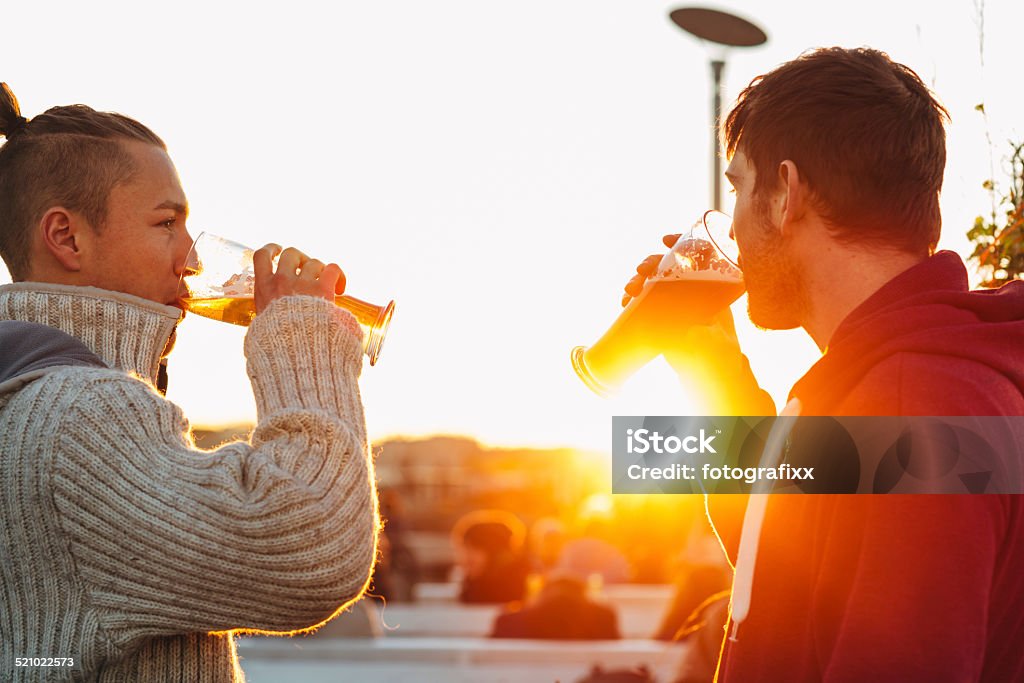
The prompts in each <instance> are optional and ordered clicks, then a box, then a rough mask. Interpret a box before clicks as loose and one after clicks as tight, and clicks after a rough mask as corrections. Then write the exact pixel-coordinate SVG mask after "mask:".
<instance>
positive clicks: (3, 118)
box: [0, 83, 28, 140]
mask: <svg viewBox="0 0 1024 683" xmlns="http://www.w3.org/2000/svg"><path fill="white" fill-rule="evenodd" d="M26 123H28V119H26V118H25V117H24V116H22V115H21V108H20V107H19V106H18V98H17V97H15V96H14V93H12V92H11V89H10V87H8V85H7V84H6V83H0V134H3V135H4V136H6V137H7V139H8V140H9V139H10V138H11V136H12V135H14V134H15V133H17V132H18V131H19V130H21V129H22V128H24V127H25V124H26Z"/></svg>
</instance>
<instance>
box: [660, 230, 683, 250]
mask: <svg viewBox="0 0 1024 683" xmlns="http://www.w3.org/2000/svg"><path fill="white" fill-rule="evenodd" d="M679 237H680V234H679V233H676V234H675V235H665V236H664V237H662V238H661V242H662V244H664V245H665V246H666V247H668V248H669V249H671V248H672V247H674V246H676V242H678V241H679Z"/></svg>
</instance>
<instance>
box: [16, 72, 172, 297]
mask: <svg viewBox="0 0 1024 683" xmlns="http://www.w3.org/2000/svg"><path fill="white" fill-rule="evenodd" d="M0 134H2V135H4V136H6V137H7V142H6V143H4V145H3V147H0V257H2V258H3V260H4V262H5V263H6V264H7V269H8V270H9V271H10V273H11V278H12V279H14V280H15V281H17V280H23V279H25V278H26V277H27V276H28V272H29V243H30V235H31V231H32V227H33V226H34V225H35V224H36V223H37V222H38V221H39V220H40V218H42V216H43V214H44V213H45V212H46V210H47V209H49V208H51V207H54V206H63V207H65V208H67V209H70V210H72V211H79V212H81V213H82V215H83V216H84V217H85V219H86V220H88V221H89V224H90V225H92V226H93V227H94V228H95V229H97V230H99V229H101V228H102V226H103V223H104V221H105V220H106V216H107V200H108V199H109V198H110V191H111V190H113V189H114V186H116V185H118V184H120V183H124V182H126V181H128V180H129V179H130V178H131V177H132V176H133V175H134V173H135V171H136V168H135V164H134V163H133V162H132V157H131V155H130V154H129V153H128V150H127V149H125V147H124V146H123V145H122V144H121V143H122V142H123V141H129V140H135V141H140V142H145V143H148V144H151V145H156V146H158V147H160V148H161V149H165V150H166V149H167V147H166V145H165V144H164V142H163V140H161V139H160V138H159V137H157V135H156V134H155V133H154V132H153V131H151V130H150V129H149V128H147V127H146V126H144V125H142V124H141V123H139V122H138V121H135V120H134V119H130V118H128V117H127V116H123V115H121V114H115V113H110V112H98V111H96V110H94V109H92V108H90V107H87V106H85V105H82V104H74V105H70V106H65V107H53V108H52V109H48V110H47V111H46V112H45V113H43V114H40V115H39V116H36V117H35V118H33V119H32V120H31V121H29V120H27V119H25V118H23V117H22V116H21V110H20V108H19V107H18V100H17V99H16V98H15V97H14V94H13V93H12V92H11V90H10V88H8V87H7V84H6V83H0Z"/></svg>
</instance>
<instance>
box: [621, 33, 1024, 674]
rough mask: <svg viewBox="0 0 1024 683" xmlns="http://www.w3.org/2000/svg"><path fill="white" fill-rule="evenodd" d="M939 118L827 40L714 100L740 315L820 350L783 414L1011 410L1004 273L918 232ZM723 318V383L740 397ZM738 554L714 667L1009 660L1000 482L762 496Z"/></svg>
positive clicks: (1015, 404) (1016, 551) (1018, 666)
mask: <svg viewBox="0 0 1024 683" xmlns="http://www.w3.org/2000/svg"><path fill="white" fill-rule="evenodd" d="M946 117H947V113H946V111H945V109H943V107H942V106H941V105H940V104H939V103H938V102H937V101H936V100H935V99H934V97H933V96H932V95H931V93H930V92H929V91H928V89H927V88H926V87H925V86H924V84H923V83H922V82H921V80H920V79H919V78H918V76H917V75H916V74H915V73H914V72H913V71H911V70H910V69H908V68H907V67H905V66H903V65H900V64H897V63H894V62H892V61H891V60H890V59H889V58H888V57H887V56H886V55H884V54H883V53H880V52H877V51H873V50H867V49H858V50H846V49H839V48H832V49H823V50H817V51H813V52H810V53H807V54H804V55H803V56H801V57H800V58H798V59H796V60H793V61H791V62H788V63H786V64H783V65H782V66H780V67H778V68H776V69H775V70H774V71H772V72H770V73H768V74H766V75H764V76H761V77H758V78H757V79H755V80H754V81H753V82H752V83H751V84H750V85H749V86H748V87H747V88H746V89H745V90H744V91H743V92H742V93H741V94H740V96H739V98H738V102H737V104H736V106H735V107H734V109H733V110H732V111H731V113H730V114H729V116H728V118H727V119H726V121H725V124H724V126H723V133H724V137H725V143H726V149H727V151H728V153H729V155H730V157H731V163H730V164H729V167H728V169H727V171H726V176H727V177H728V179H729V181H730V182H731V183H732V185H733V187H734V189H735V192H736V195H737V197H736V207H735V212H734V224H733V228H734V234H735V237H736V241H737V243H738V244H739V248H740V255H741V256H740V258H741V263H740V265H741V267H742V268H743V272H744V279H745V281H746V286H747V291H748V294H749V298H748V306H749V314H750V318H751V320H752V321H753V322H754V323H755V324H757V325H758V326H760V327H764V328H768V329H790V328H795V327H803V328H804V329H805V330H806V331H807V332H808V334H810V335H811V337H812V338H813V339H814V340H815V342H816V343H817V344H818V346H819V347H820V348H821V349H822V351H823V352H824V355H823V356H822V358H821V360H820V361H818V362H817V363H816V364H815V365H814V366H813V367H812V368H811V369H810V370H809V371H808V372H807V373H806V374H805V375H804V376H803V377H802V378H801V379H800V380H799V381H798V382H797V383H796V385H795V386H794V387H793V389H792V392H791V395H790V399H794V398H795V399H799V402H800V406H801V413H802V414H803V415H939V416H954V415H976V416H1021V415H1024V283H1021V282H1013V283H1010V284H1008V285H1006V286H1004V287H1002V288H1001V289H999V290H995V291H986V292H971V291H969V290H968V284H967V273H966V270H965V268H964V265H963V263H962V261H961V260H960V258H959V257H958V256H957V255H956V254H954V253H952V252H945V251H943V252H938V253H935V252H934V249H935V245H936V242H937V241H938V238H939V229H940V223H941V218H940V214H939V191H940V189H941V186H942V176H943V171H944V167H945V133H944V129H943V122H944V119H946ZM652 263H653V261H652V260H651V259H648V260H647V261H645V262H644V263H643V264H641V266H640V267H639V268H638V275H637V277H636V278H634V280H633V281H631V282H630V284H629V285H628V286H627V288H626V292H627V294H628V295H630V296H635V295H636V294H637V293H638V292H639V289H640V287H641V286H642V284H643V281H644V279H645V277H646V276H647V275H648V274H649V272H650V268H651V265H652ZM727 322H728V321H727ZM729 327H730V325H728V324H726V325H724V326H723V327H722V328H721V329H719V330H718V331H717V334H718V335H719V336H720V337H719V338H720V339H724V340H725V341H726V342H727V343H726V344H725V346H728V345H729V344H732V345H734V348H735V349H736V350H737V353H736V354H735V356H736V358H738V359H739V361H738V362H737V363H736V364H734V366H735V368H739V370H738V371H737V372H734V373H733V374H732V376H731V377H730V378H729V380H728V381H729V383H730V387H729V389H730V395H731V396H733V397H734V398H739V397H744V396H745V397H746V400H745V401H740V404H741V405H743V406H744V408H743V409H742V410H741V411H739V412H741V413H745V414H757V413H756V412H754V410H756V406H758V405H761V403H759V401H760V400H761V399H762V398H763V396H764V394H763V392H758V391H757V390H756V389H754V387H755V385H754V383H753V378H752V376H750V375H749V366H748V365H747V364H746V361H745V359H743V358H742V356H741V355H740V354H739V353H738V345H737V344H736V343H735V337H734V336H731V335H730V334H729V332H730V330H729V329H728V328H729ZM723 330H724V331H723ZM721 348H722V347H721V346H720V347H719V349H718V351H719V352H721ZM678 353H680V352H673V351H672V350H669V351H667V352H666V354H665V355H666V358H667V359H669V361H670V362H672V361H673V357H674V355H676V354H678ZM679 367H682V366H681V365H680V366H679ZM744 377H746V378H747V379H749V380H750V384H749V386H748V387H747V388H742V387H741V386H740V385H742V384H743V382H742V381H741V380H742V379H743V378H744ZM793 405H795V404H793ZM768 409H769V410H770V407H768ZM1014 419H1016V418H1014ZM1015 424H1016V425H1018V426H1019V424H1020V422H1019V421H1017V422H1016V423H1015ZM714 502H715V501H712V505H711V512H712V517H713V518H715V521H716V524H717V523H718V519H717V515H716V509H715V505H714ZM725 526H727V525H725V524H722V525H720V526H719V530H720V532H722V534H723V537H724V539H723V540H724V541H725V545H726V547H727V548H728V549H729V550H730V554H731V555H732V557H733V558H735V556H736V555H735V553H736V548H737V546H738V543H739V534H737V533H734V532H730V530H729V529H726V528H723V527H725ZM755 567H756V568H755V570H754V573H753V580H752V583H751V584H750V586H749V589H748V591H749V611H748V612H747V614H746V615H745V619H743V621H742V624H739V625H738V627H737V624H735V623H734V624H732V625H731V626H730V628H729V634H730V637H729V638H727V639H726V642H725V644H724V647H723V656H722V659H721V661H720V663H719V671H718V676H717V680H719V681H726V682H727V683H734V682H742V683H751V682H757V681H765V682H767V681H786V682H791V683H798V682H811V681H827V682H828V683H837V682H839V681H872V683H887V682H890V681H891V682H893V683H895V682H897V681H899V682H901V683H904V682H910V681H929V682H932V683H936V682H938V683H941V682H945V681H949V682H953V681H956V682H958V683H961V682H966V681H984V682H992V683H995V682H997V681H998V682H999V683H1006V682H1008V681H1024V580H1022V579H1021V577H1022V576H1024V505H1022V498H1021V496H1017V495H990V494H989V495H957V496H942V495H917V496H910V495H857V496H852V495H851V496H837V495H789V496H773V497H771V499H770V500H769V502H768V504H767V508H766V510H765V513H764V518H763V525H762V527H761V531H760V544H759V550H758V552H757V554H756V563H755ZM736 591H737V593H735V594H734V600H735V596H736V594H738V587H737V588H736Z"/></svg>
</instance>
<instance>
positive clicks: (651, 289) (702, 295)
mask: <svg viewBox="0 0 1024 683" xmlns="http://www.w3.org/2000/svg"><path fill="white" fill-rule="evenodd" d="M743 290H744V286H743V280H741V279H737V278H733V277H727V276H723V275H720V274H718V273H715V272H714V271H700V272H693V273H688V274H687V275H685V276H683V277H680V278H678V279H672V280H656V281H649V282H648V283H647V286H646V287H644V289H643V291H642V292H640V294H639V295H638V296H637V297H636V298H635V299H633V300H632V301H630V302H629V304H628V305H627V306H626V307H625V308H624V309H623V310H622V313H621V314H620V315H619V317H618V318H616V319H615V322H614V323H612V325H611V327H609V328H608V331H607V332H605V333H604V334H603V335H601V338H600V339H598V340H597V341H596V342H595V343H594V344H593V345H591V346H590V347H589V348H586V349H584V348H583V347H576V349H574V350H573V366H574V367H575V368H576V371H577V373H579V374H580V377H581V378H583V380H584V381H585V382H586V383H587V385H588V386H590V388H591V389H594V390H595V391H597V392H598V393H601V394H605V393H609V392H611V391H612V390H613V389H614V388H616V387H618V386H619V385H620V384H622V383H623V382H625V381H626V380H627V379H628V378H629V377H630V376H632V375H633V373H635V372H636V371H637V370H639V369H640V368H642V367H643V366H644V365H646V364H647V363H649V362H650V361H652V360H654V358H656V357H657V356H659V355H661V353H662V351H663V350H664V349H665V348H667V347H669V346H670V345H671V343H672V340H671V339H669V338H668V337H669V336H671V335H675V334H681V333H682V330H683V328H685V327H687V326H692V325H707V324H709V323H710V322H711V319H712V318H714V317H715V315H717V314H718V313H720V312H721V311H723V310H725V308H726V307H728V306H729V305H730V304H732V302H734V301H736V299H738V298H739V297H740V295H742V294H743Z"/></svg>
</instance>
